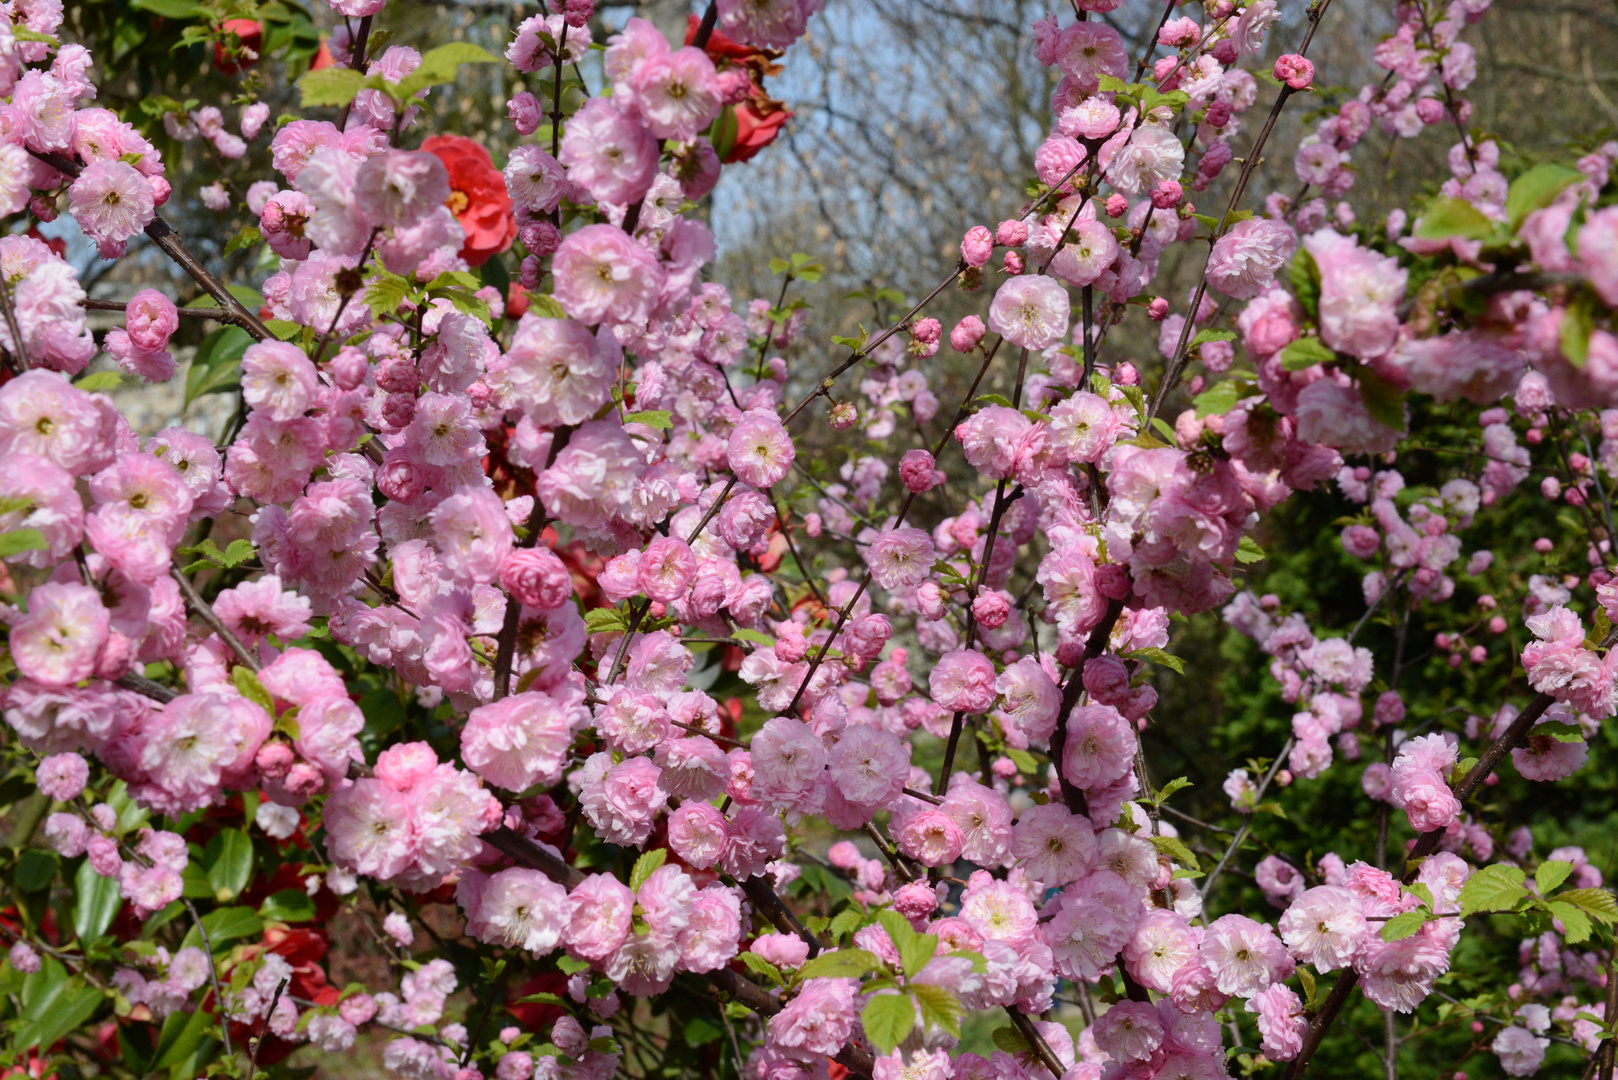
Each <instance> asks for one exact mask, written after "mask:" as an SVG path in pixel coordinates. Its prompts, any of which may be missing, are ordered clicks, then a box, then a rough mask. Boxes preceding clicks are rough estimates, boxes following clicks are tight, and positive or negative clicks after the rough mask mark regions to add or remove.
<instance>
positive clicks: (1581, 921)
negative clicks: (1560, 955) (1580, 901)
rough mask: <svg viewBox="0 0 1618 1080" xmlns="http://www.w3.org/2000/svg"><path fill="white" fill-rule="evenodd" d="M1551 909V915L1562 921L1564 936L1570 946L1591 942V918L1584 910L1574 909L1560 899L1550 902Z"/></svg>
mask: <svg viewBox="0 0 1618 1080" xmlns="http://www.w3.org/2000/svg"><path fill="white" fill-rule="evenodd" d="M1550 909H1551V914H1552V915H1553V916H1554V917H1556V918H1557V919H1559V920H1561V923H1562V930H1563V934H1562V936H1563V937H1564V938H1565V939H1566V940H1567V943H1568V944H1569V945H1577V944H1579V943H1580V942H1582V941H1588V940H1590V916H1588V915H1586V914H1585V912H1584V909H1583V908H1578V907H1574V906H1573V905H1572V904H1568V903H1564V902H1562V901H1561V900H1559V899H1558V900H1552V901H1551V902H1550Z"/></svg>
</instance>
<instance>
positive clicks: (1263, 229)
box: [1207, 218, 1298, 300]
mask: <svg viewBox="0 0 1618 1080" xmlns="http://www.w3.org/2000/svg"><path fill="white" fill-rule="evenodd" d="M1297 246H1298V234H1297V233H1295V232H1293V231H1292V229H1291V227H1290V226H1288V225H1287V224H1285V223H1284V222H1278V221H1270V220H1267V219H1265V218H1248V219H1247V220H1246V221H1238V222H1237V223H1236V224H1235V225H1233V226H1232V227H1231V228H1230V231H1229V232H1227V233H1225V235H1223V236H1221V237H1220V238H1219V241H1218V242H1217V243H1216V244H1214V250H1213V254H1212V255H1210V256H1209V258H1208V272H1207V273H1208V284H1209V285H1211V286H1213V288H1215V289H1217V290H1219V291H1220V292H1222V293H1224V294H1225V295H1226V296H1231V297H1234V298H1236V299H1238V300H1251V299H1253V298H1254V297H1256V296H1258V295H1259V294H1260V293H1262V292H1263V291H1264V290H1265V289H1267V288H1269V286H1270V284H1271V283H1272V282H1273V281H1274V280H1275V272H1276V271H1277V270H1279V269H1280V268H1281V266H1282V265H1283V264H1284V263H1285V262H1286V261H1287V260H1288V259H1290V258H1291V257H1292V252H1293V250H1294V249H1295V248H1296V247H1297Z"/></svg>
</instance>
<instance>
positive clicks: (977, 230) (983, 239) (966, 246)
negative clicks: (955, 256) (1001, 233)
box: [961, 225, 994, 266]
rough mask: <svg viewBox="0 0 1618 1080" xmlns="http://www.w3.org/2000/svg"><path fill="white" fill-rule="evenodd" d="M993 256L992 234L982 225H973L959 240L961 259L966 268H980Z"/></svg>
mask: <svg viewBox="0 0 1618 1080" xmlns="http://www.w3.org/2000/svg"><path fill="white" fill-rule="evenodd" d="M993 254H994V234H993V233H991V232H990V231H989V230H988V229H986V228H984V227H983V226H982V225H974V226H972V227H971V228H970V229H968V230H966V235H965V236H963V237H962V238H961V258H962V259H964V260H966V265H968V266H982V265H984V264H985V263H987V262H988V261H989V257H990V256H992V255H993Z"/></svg>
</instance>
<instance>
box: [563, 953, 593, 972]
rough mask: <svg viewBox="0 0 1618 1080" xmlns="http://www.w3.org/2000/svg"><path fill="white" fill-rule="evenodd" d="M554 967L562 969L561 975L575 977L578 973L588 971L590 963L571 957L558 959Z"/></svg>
mask: <svg viewBox="0 0 1618 1080" xmlns="http://www.w3.org/2000/svg"><path fill="white" fill-rule="evenodd" d="M556 966H557V967H559V968H561V969H562V974H564V975H577V974H579V973H580V972H583V971H589V970H590V962H589V961H588V960H579V959H577V958H575V957H572V956H561V957H558V958H557V960H556Z"/></svg>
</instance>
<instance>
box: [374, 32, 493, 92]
mask: <svg viewBox="0 0 1618 1080" xmlns="http://www.w3.org/2000/svg"><path fill="white" fill-rule="evenodd" d="M498 62H499V58H498V57H495V56H491V55H490V54H489V52H488V51H487V50H485V49H481V48H479V47H478V46H476V45H474V44H472V43H471V42H470V41H452V42H450V43H449V44H448V45H440V46H438V48H436V49H428V50H427V52H426V53H425V54H424V55H423V56H422V58H421V64H420V65H419V66H418V67H417V68H416V70H415V71H412V72H411V73H410V74H409V75H407V76H405V78H404V79H403V80H402V81H401V82H400V83H399V85H398V88H397V90H396V91H395V92H396V93H397V95H398V96H399V97H400V98H401V99H402V98H408V97H410V96H411V95H412V94H414V93H415V92H416V91H418V90H421V89H424V88H426V87H429V86H439V85H441V84H443V83H450V82H454V81H455V75H456V72H457V71H459V70H460V67H461V65H462V64H494V63H498Z"/></svg>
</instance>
